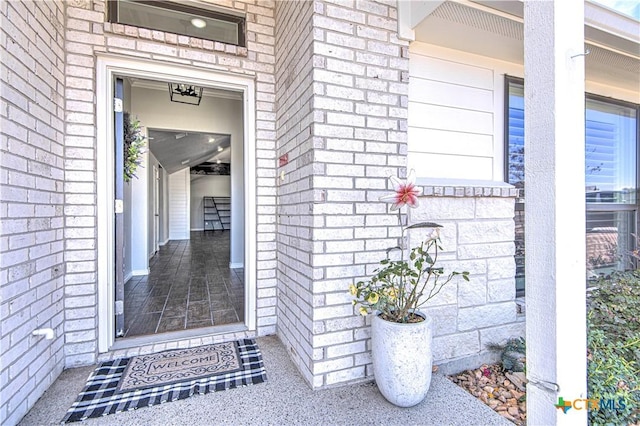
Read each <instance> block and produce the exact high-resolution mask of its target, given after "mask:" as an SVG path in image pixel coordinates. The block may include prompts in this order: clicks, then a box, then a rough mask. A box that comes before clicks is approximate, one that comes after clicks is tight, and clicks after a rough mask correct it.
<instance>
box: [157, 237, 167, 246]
mask: <svg viewBox="0 0 640 426" xmlns="http://www.w3.org/2000/svg"><path fill="white" fill-rule="evenodd" d="M168 242H169V239H168V238H167V239H166V240H164V241H163V242H161V243H158V245H159V246H164V245H166V244H167V243H168Z"/></svg>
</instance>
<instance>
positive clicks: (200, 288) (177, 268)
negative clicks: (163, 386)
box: [124, 231, 244, 337]
mask: <svg viewBox="0 0 640 426" xmlns="http://www.w3.org/2000/svg"><path fill="white" fill-rule="evenodd" d="M229 234H230V233H229V232H228V231H225V232H212V231H207V232H204V231H199V232H192V233H191V239H190V240H181V241H169V243H167V244H166V245H164V246H161V247H160V250H159V251H158V253H157V254H156V255H155V256H154V257H153V258H152V259H151V261H150V269H151V271H150V273H149V275H147V276H141V277H133V278H131V279H130V280H129V281H127V282H126V283H125V286H124V291H125V296H124V318H125V334H124V337H132V336H141V335H146V334H154V333H164V332H168V331H178V330H186V329H190V328H198V327H211V326H213V325H222V324H231V323H236V322H242V321H244V269H229Z"/></svg>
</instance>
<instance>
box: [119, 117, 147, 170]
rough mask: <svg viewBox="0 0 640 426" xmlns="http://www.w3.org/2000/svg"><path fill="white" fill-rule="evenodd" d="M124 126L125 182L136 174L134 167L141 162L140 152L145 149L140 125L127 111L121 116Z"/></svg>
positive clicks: (142, 152)
mask: <svg viewBox="0 0 640 426" xmlns="http://www.w3.org/2000/svg"><path fill="white" fill-rule="evenodd" d="M123 126H124V147H123V154H124V165H123V167H124V170H123V177H124V181H125V182H130V181H131V178H133V177H134V176H136V169H137V168H138V166H140V163H142V154H144V149H145V137H144V135H143V134H142V126H141V125H140V121H139V120H138V119H137V118H133V117H131V114H129V113H128V112H127V111H125V112H124V116H123Z"/></svg>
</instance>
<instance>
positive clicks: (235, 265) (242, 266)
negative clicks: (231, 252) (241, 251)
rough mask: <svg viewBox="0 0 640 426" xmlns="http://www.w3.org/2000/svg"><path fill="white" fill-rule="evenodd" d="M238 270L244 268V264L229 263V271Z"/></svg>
mask: <svg viewBox="0 0 640 426" xmlns="http://www.w3.org/2000/svg"><path fill="white" fill-rule="evenodd" d="M238 268H244V263H240V262H238V263H233V262H229V269H238Z"/></svg>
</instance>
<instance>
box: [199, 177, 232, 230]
mask: <svg viewBox="0 0 640 426" xmlns="http://www.w3.org/2000/svg"><path fill="white" fill-rule="evenodd" d="M230 196H231V176H206V175H191V230H192V231H200V230H202V229H204V203H203V202H202V197H230Z"/></svg>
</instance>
